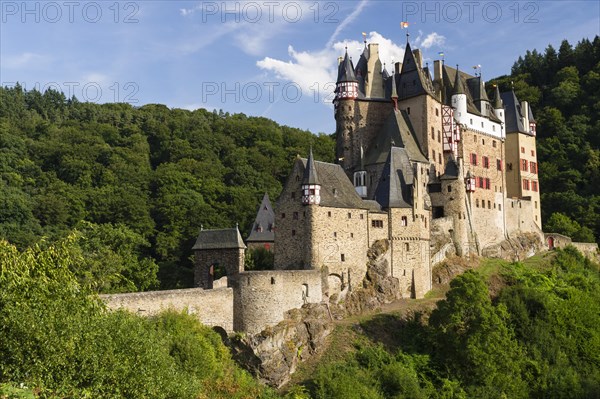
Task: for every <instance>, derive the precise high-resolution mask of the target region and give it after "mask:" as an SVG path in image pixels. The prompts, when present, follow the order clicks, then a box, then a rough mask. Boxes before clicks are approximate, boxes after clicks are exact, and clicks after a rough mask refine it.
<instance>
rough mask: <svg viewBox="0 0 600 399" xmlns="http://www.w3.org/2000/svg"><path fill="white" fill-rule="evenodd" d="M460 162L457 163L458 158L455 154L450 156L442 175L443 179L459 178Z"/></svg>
mask: <svg viewBox="0 0 600 399" xmlns="http://www.w3.org/2000/svg"><path fill="white" fill-rule="evenodd" d="M458 173H459V171H458V164H457V163H456V159H454V155H452V156H450V158H448V161H447V162H446V169H445V170H444V174H443V175H441V176H440V179H441V180H455V179H458Z"/></svg>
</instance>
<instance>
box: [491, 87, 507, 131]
mask: <svg viewBox="0 0 600 399" xmlns="http://www.w3.org/2000/svg"><path fill="white" fill-rule="evenodd" d="M492 107H493V108H494V113H495V114H496V117H497V118H498V119H500V121H501V122H502V124H503V125H504V123H505V119H504V104H503V103H502V98H500V89H498V85H494V103H493V104H492ZM502 137H504V132H503V134H502Z"/></svg>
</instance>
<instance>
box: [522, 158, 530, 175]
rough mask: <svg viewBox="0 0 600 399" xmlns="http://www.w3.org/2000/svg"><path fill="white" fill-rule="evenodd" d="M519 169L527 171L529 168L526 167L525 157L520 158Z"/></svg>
mask: <svg viewBox="0 0 600 399" xmlns="http://www.w3.org/2000/svg"><path fill="white" fill-rule="evenodd" d="M521 170H522V171H523V172H527V171H528V170H529V168H527V160H526V159H521Z"/></svg>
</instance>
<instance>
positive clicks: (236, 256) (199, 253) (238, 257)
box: [194, 248, 245, 289]
mask: <svg viewBox="0 0 600 399" xmlns="http://www.w3.org/2000/svg"><path fill="white" fill-rule="evenodd" d="M244 253H245V251H244V249H242V248H240V249H238V248H227V249H203V250H196V251H194V259H195V261H194V285H195V286H196V287H200V288H204V289H211V288H213V277H215V276H214V275H212V274H211V266H212V267H214V268H216V267H221V268H224V270H225V271H226V274H227V276H228V277H231V276H233V275H235V274H237V273H239V272H240V271H242V270H244ZM213 270H214V269H213Z"/></svg>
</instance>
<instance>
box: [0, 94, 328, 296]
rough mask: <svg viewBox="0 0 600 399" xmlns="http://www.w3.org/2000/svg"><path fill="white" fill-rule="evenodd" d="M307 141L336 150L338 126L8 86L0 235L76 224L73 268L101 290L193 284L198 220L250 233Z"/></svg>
mask: <svg viewBox="0 0 600 399" xmlns="http://www.w3.org/2000/svg"><path fill="white" fill-rule="evenodd" d="M310 146H312V147H313V150H314V152H315V156H317V157H318V158H319V159H323V160H327V161H332V160H333V157H334V140H333V139H332V138H331V137H329V136H326V135H319V136H315V135H312V134H311V133H310V132H308V131H302V130H299V129H294V128H290V127H287V126H280V125H278V124H277V123H275V122H273V121H271V120H269V119H266V118H258V117H247V116H246V115H243V114H235V115H229V114H226V113H223V112H219V113H217V112H208V111H206V110H204V109H199V110H196V111H186V110H181V109H168V108H167V107H165V106H163V105H145V106H142V107H139V108H135V107H133V106H131V105H128V104H92V103H82V102H79V101H77V99H76V98H72V99H67V98H65V96H64V95H63V94H62V93H58V92H55V91H52V90H48V91H46V92H44V93H39V92H37V91H35V90H32V91H24V90H22V88H21V87H19V86H18V85H17V86H16V87H14V88H0V238H4V239H6V240H8V241H9V242H11V243H13V244H15V245H16V246H17V247H18V248H21V249H23V248H26V247H29V246H31V245H32V244H35V243H37V242H39V241H40V240H41V239H42V237H44V238H45V240H46V241H56V240H58V239H61V238H63V237H65V236H66V235H68V234H69V233H70V232H72V231H73V230H77V232H78V233H79V235H78V237H79V238H78V247H79V248H80V250H81V252H82V253H84V254H85V256H84V258H83V259H84V260H85V264H83V265H82V266H81V267H80V269H79V270H77V273H78V275H80V278H81V279H82V280H83V281H88V282H89V283H90V284H92V285H93V286H94V287H95V289H96V290H97V291H100V292H123V291H137V290H147V289H155V288H176V287H186V286H191V284H192V251H191V248H192V246H193V243H194V241H195V239H196V237H197V235H198V231H199V230H200V228H201V226H203V227H204V228H205V229H210V228H227V227H234V226H235V225H236V224H239V226H240V227H239V228H240V230H241V232H242V234H243V235H244V236H245V235H247V234H248V231H249V229H250V228H251V225H252V223H253V221H254V217H255V215H256V208H257V207H258V204H259V203H260V200H261V198H262V196H263V195H264V193H265V192H267V193H269V195H270V197H271V198H273V199H275V198H277V196H278V195H279V192H280V191H281V189H282V182H283V181H284V179H285V178H286V177H287V175H288V173H289V170H290V166H291V165H292V163H293V160H294V159H295V157H296V156H298V155H301V156H306V155H307V153H308V150H309V148H310Z"/></svg>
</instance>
